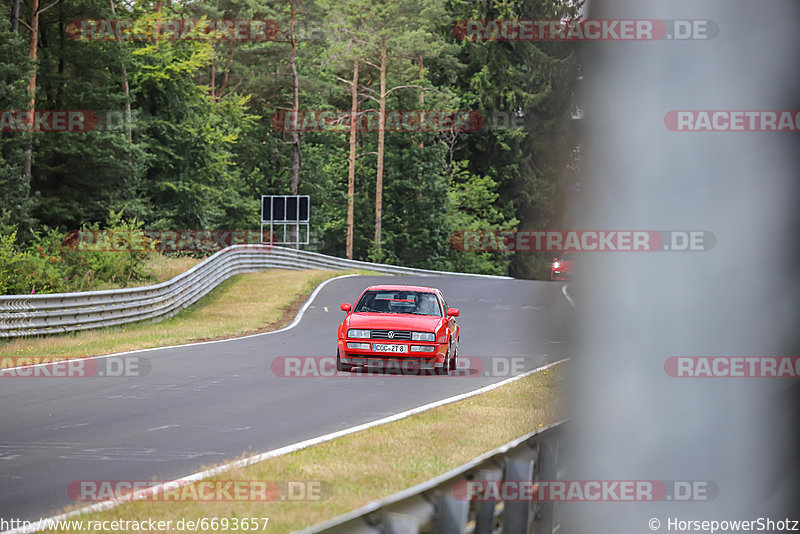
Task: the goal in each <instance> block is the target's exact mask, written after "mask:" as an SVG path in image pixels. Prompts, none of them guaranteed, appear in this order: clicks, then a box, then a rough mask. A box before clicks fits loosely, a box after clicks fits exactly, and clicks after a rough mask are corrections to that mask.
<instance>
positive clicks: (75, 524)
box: [0, 516, 269, 534]
mask: <svg viewBox="0 0 800 534" xmlns="http://www.w3.org/2000/svg"><path fill="white" fill-rule="evenodd" d="M268 524H269V518H268V517H239V516H233V517H195V518H187V517H182V518H180V519H154V518H152V517H148V518H147V519H122V518H117V519H57V518H50V517H46V518H45V517H43V518H40V519H39V520H38V521H29V520H27V519H18V518H12V519H6V518H4V517H0V532H5V531H7V530H21V531H23V532H39V531H41V530H54V531H57V532H93V533H97V532H113V533H115V534H119V533H120V532H137V533H141V532H198V531H200V532H206V531H208V530H211V531H213V532H227V531H230V532H256V531H259V530H266V528H267V525H268Z"/></svg>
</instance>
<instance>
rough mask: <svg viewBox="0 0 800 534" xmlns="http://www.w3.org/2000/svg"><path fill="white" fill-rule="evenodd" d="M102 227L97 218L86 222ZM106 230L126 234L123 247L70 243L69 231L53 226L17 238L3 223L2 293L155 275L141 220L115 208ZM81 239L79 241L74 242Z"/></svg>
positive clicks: (109, 283)
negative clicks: (21, 239)
mask: <svg viewBox="0 0 800 534" xmlns="http://www.w3.org/2000/svg"><path fill="white" fill-rule="evenodd" d="M82 231H84V232H95V233H97V232H99V231H100V228H99V225H98V224H97V223H95V224H92V225H87V226H84V227H83V228H82ZM104 232H106V234H103V235H112V236H113V235H118V236H123V237H124V239H123V240H122V241H121V242H118V243H120V246H119V250H107V248H108V247H107V246H106V245H103V246H100V247H98V246H91V245H90V246H66V245H65V243H66V242H67V237H68V236H67V235H66V234H63V233H61V232H58V231H57V230H54V229H51V228H44V230H43V231H42V232H36V233H34V235H33V237H32V238H31V239H30V240H29V241H28V242H27V244H24V245H20V244H18V243H16V237H17V231H16V229H15V228H13V227H8V226H5V225H4V226H2V228H0V294H10V295H17V294H35V293H64V292H70V291H84V290H91V289H98V288H104V287H106V286H126V285H128V284H129V283H131V282H139V281H146V280H149V279H150V278H151V276H150V273H149V272H148V270H147V260H148V259H149V258H150V256H151V253H149V252H148V251H147V238H146V237H145V235H144V232H143V231H142V222H141V221H137V220H125V219H123V218H122V216H121V213H120V212H111V213H110V214H109V217H108V222H107V224H106V228H104ZM126 241H127V242H136V243H142V244H144V245H145V247H144V249H138V248H131V247H127V248H126V247H125V246H124V243H125V242H126ZM74 245H77V243H74Z"/></svg>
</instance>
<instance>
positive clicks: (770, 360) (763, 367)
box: [664, 356, 800, 378]
mask: <svg viewBox="0 0 800 534" xmlns="http://www.w3.org/2000/svg"><path fill="white" fill-rule="evenodd" d="M664 371H665V372H666V373H667V374H668V375H669V376H671V377H674V378H798V377H800V357H798V356H672V357H670V358H667V359H666V361H665V362H664Z"/></svg>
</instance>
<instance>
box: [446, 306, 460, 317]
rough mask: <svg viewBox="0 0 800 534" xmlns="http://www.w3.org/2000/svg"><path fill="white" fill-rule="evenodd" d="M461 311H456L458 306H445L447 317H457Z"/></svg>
mask: <svg viewBox="0 0 800 534" xmlns="http://www.w3.org/2000/svg"><path fill="white" fill-rule="evenodd" d="M460 313H461V312H460V311H458V308H447V316H448V317H458V315H459V314H460Z"/></svg>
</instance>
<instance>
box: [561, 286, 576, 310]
mask: <svg viewBox="0 0 800 534" xmlns="http://www.w3.org/2000/svg"><path fill="white" fill-rule="evenodd" d="M568 285H569V284H564V285H563V286H561V293H563V294H564V298H565V299H567V302H569V303H570V304H571V305H572V307H573V308H574V307H575V301H574V300H572V297H570V296H569V293H567V286H568Z"/></svg>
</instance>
